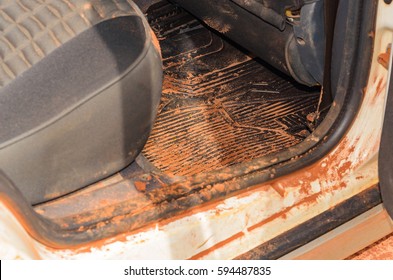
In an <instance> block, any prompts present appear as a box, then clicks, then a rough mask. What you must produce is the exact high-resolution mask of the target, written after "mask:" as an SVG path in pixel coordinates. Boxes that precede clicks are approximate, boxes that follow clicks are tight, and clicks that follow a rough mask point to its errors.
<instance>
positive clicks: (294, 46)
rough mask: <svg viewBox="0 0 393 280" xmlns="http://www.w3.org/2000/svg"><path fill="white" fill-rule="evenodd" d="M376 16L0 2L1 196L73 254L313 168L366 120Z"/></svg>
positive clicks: (369, 12)
mask: <svg viewBox="0 0 393 280" xmlns="http://www.w3.org/2000/svg"><path fill="white" fill-rule="evenodd" d="M371 2H372V1H358V0H356V1H355V0H349V1H324V0H283V1H274V0H248V1H245V0H223V1H208V0H198V1H196V0H168V1H167V0H134V1H131V0H47V1H41V0H33V1H31V0H29V1H27V0H26V1H24V0H17V1H15V0H2V1H1V2H0V29H1V33H0V36H1V38H0V55H1V60H0V63H1V67H0V108H1V109H0V122H1V129H0V170H1V172H0V182H1V184H0V193H1V195H2V196H4V197H6V198H7V199H8V201H9V203H10V204H11V205H13V207H14V208H15V209H16V210H15V211H17V212H18V213H19V214H20V215H21V216H23V217H24V218H25V220H26V221H27V224H29V225H30V227H31V229H32V232H33V234H34V235H36V237H37V238H38V239H40V240H43V242H46V243H47V244H57V246H58V245H59V244H63V245H64V246H69V245H75V244H83V243H88V242H91V241H94V240H99V239H102V238H107V237H110V236H114V235H116V234H119V233H123V232H127V231H131V230H136V229H138V228H141V227H142V226H144V225H147V224H150V223H154V222H156V221H159V220H162V219H168V218H170V217H174V216H176V215H179V214H180V213H183V212H185V211H188V210H190V209H193V208H195V207H198V206H201V205H204V204H205V203H210V202H212V201H215V200H219V199H223V198H226V197H229V196H231V195H232V194H235V193H239V192H241V191H242V190H245V189H247V188H250V187H252V186H255V185H257V184H261V183H264V182H266V181H268V180H273V179H276V178H279V177H280V176H284V175H290V174H291V173H293V172H295V171H297V170H299V169H301V168H303V167H305V166H307V165H310V164H312V163H313V162H315V161H317V160H318V159H320V158H322V157H323V156H324V155H326V153H327V152H328V151H330V150H331V149H332V147H334V146H335V145H336V144H337V143H338V142H339V141H340V139H342V137H343V135H344V134H345V131H346V130H347V129H348V127H349V125H350V123H351V122H352V120H353V118H354V117H355V116H356V112H357V110H358V108H359V106H360V104H361V96H360V95H359V94H357V93H358V92H359V91H360V90H361V89H362V88H364V87H365V83H366V81H367V74H368V70H369V65H370V60H371V59H370V56H371V51H369V52H367V50H371V49H372V38H370V37H368V36H367V34H368V33H369V32H370V30H372V28H373V25H374V22H373V18H374V16H375V6H376V4H375V3H371ZM349 50H350V51H349ZM365 50H366V51H365ZM374 191H375V190H374ZM372 197H373V199H374V200H373V201H370V203H368V204H366V205H363V206H362V207H363V208H362V209H361V210H359V211H365V210H367V209H368V208H370V207H371V206H372V205H374V204H375V203H376V201H379V199H380V198H379V197H378V196H375V195H374V196H372ZM342 215H344V216H345V219H347V220H348V219H350V218H351V217H352V216H353V215H354V213H344V214H342ZM345 219H341V220H340V223H342V222H344V221H345ZM316 226H317V225H316ZM329 226H330V227H334V226H337V224H336V225H335V224H329ZM326 230H327V229H326ZM310 231H311V229H310ZM314 232H315V234H321V231H317V230H315V229H314ZM314 237H315V236H314ZM307 238H313V236H312V235H310V236H308V237H306V236H303V237H302V239H301V240H296V241H294V242H296V244H293V245H291V246H289V247H291V248H292V249H293V248H294V247H296V246H300V245H301V244H303V243H305V242H307V240H308V239H307ZM279 249H280V252H279V253H277V254H276V255H274V256H275V257H277V256H279V255H280V254H284V253H286V250H288V248H285V247H282V248H279ZM269 256H270V255H269ZM270 257H272V256H270Z"/></svg>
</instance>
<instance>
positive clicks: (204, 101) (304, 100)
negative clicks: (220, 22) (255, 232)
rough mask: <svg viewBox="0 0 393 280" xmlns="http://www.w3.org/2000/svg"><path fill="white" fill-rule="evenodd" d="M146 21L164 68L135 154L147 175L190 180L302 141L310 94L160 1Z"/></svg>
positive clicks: (314, 98)
mask: <svg viewBox="0 0 393 280" xmlns="http://www.w3.org/2000/svg"><path fill="white" fill-rule="evenodd" d="M147 17H148V20H149V22H150V25H151V26H152V29H153V31H154V32H155V33H156V35H157V37H158V39H159V42H160V46H161V49H162V56H163V63H164V86H163V94H162V101H161V105H160V109H159V115H158V117H157V120H156V123H155V126H154V128H153V132H152V134H151V136H150V138H149V140H148V142H147V144H146V146H145V149H144V151H143V154H144V156H145V157H146V158H147V159H148V160H149V161H150V162H151V163H152V164H153V165H154V166H155V167H157V168H158V169H160V170H161V171H164V172H167V173H170V174H173V175H192V174H196V173H199V172H202V171H210V170H213V169H217V168H221V167H226V166H230V165H233V164H236V163H241V162H245V161H249V160H251V159H254V158H258V157H262V156H264V155H267V154H270V153H274V152H278V151H280V150H283V149H285V148H288V147H290V146H293V145H295V144H297V143H299V142H301V141H302V140H303V139H304V138H305V137H306V136H307V135H308V134H309V133H310V129H309V127H308V125H307V115H308V114H310V113H311V112H315V110H316V107H317V104H318V99H319V91H318V90H315V89H308V88H304V87H301V86H300V85H297V84H296V83H295V82H294V81H292V80H290V79H288V78H286V77H283V76H281V75H280V74H278V73H277V72H274V71H272V70H271V69H269V68H267V67H266V66H264V65H263V64H261V63H260V62H258V61H257V60H255V59H253V58H251V57H250V56H248V55H247V54H246V53H244V52H242V51H241V50H239V48H238V47H236V46H234V45H233V44H231V43H229V42H227V41H225V40H224V39H222V38H221V37H220V36H219V35H217V34H215V33H213V32H211V31H210V30H209V29H207V28H206V27H205V26H203V25H201V24H200V23H199V22H198V21H197V20H195V19H194V18H193V17H192V16H190V15H189V14H187V13H186V12H184V11H183V10H182V9H180V8H178V7H175V6H173V5H171V4H169V3H168V2H166V1H163V2H160V3H158V4H155V5H153V6H152V7H150V8H149V10H148V11H147ZM211 25H213V23H212V24H211Z"/></svg>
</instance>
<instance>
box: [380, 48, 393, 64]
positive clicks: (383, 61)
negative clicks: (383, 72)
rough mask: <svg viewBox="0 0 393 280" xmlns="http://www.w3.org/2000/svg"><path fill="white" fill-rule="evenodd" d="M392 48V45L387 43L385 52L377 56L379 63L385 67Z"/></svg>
mask: <svg viewBox="0 0 393 280" xmlns="http://www.w3.org/2000/svg"><path fill="white" fill-rule="evenodd" d="M391 50H392V46H391V45H389V47H388V48H387V50H386V52H385V53H381V54H380V55H379V56H378V63H379V64H381V65H382V66H383V67H385V69H388V68H389V60H390V52H391Z"/></svg>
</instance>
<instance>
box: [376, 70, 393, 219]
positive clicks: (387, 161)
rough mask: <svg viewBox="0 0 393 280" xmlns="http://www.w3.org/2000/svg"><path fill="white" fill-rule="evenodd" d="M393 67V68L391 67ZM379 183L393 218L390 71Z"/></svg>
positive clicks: (392, 73)
mask: <svg viewBox="0 0 393 280" xmlns="http://www.w3.org/2000/svg"><path fill="white" fill-rule="evenodd" d="M390 67H392V66H390ZM378 171H379V181H380V185H381V194H382V201H383V205H384V206H385V208H386V211H387V212H388V213H389V216H390V217H391V218H393V71H392V69H390V84H389V90H388V99H387V103H386V110H385V120H384V123H383V130H382V138H381V145H380V151H379V159H378Z"/></svg>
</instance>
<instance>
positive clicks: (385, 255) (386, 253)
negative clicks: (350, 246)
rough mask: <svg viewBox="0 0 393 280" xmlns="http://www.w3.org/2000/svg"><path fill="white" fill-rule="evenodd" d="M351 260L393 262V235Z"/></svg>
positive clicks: (362, 251) (353, 256) (360, 252)
mask: <svg viewBox="0 0 393 280" xmlns="http://www.w3.org/2000/svg"><path fill="white" fill-rule="evenodd" d="M348 259H350V260H393V233H392V234H390V235H388V236H386V237H384V238H382V239H381V240H379V241H377V242H375V243H374V244H371V245H370V246H368V247H366V248H364V249H363V250H361V251H359V252H357V253H356V254H354V255H352V256H351V257H349V258H348Z"/></svg>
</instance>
